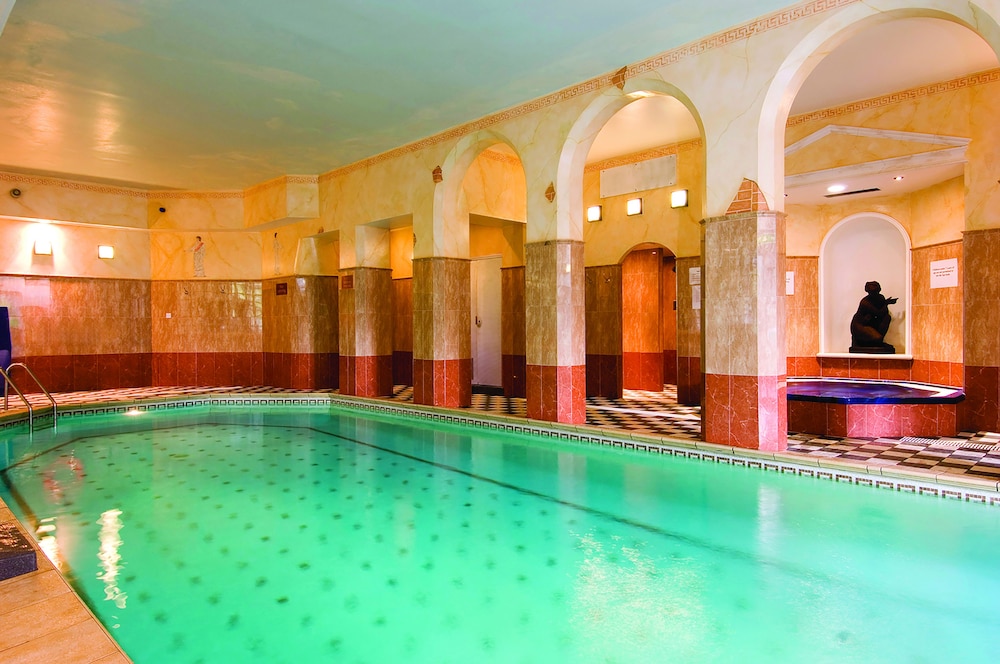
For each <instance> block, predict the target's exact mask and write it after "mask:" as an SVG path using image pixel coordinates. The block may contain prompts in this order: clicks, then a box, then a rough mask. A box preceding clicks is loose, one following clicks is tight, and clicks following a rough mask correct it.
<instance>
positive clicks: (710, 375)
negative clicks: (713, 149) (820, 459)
mask: <svg viewBox="0 0 1000 664" xmlns="http://www.w3.org/2000/svg"><path fill="white" fill-rule="evenodd" d="M703 237H704V254H703V255H704V268H703V273H702V288H703V289H704V300H703V306H704V311H703V313H704V325H705V335H704V351H703V354H702V357H703V361H704V367H705V404H704V409H703V412H702V418H703V423H704V431H705V440H707V441H708V442H711V443H719V444H722V445H731V446H735V447H745V448H755V449H762V450H774V451H777V450H783V449H786V448H787V446H788V420H787V407H786V399H785V379H786V368H785V311H784V309H785V302H784V295H783V293H784V289H783V285H784V284H783V276H784V254H785V251H784V238H785V227H784V214H783V213H778V212H770V211H750V212H736V213H731V214H727V215H725V216H722V217H716V218H712V219H706V220H705V221H704V222H703ZM779 275H781V277H782V279H780V280H779Z"/></svg>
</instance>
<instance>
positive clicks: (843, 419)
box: [787, 376, 965, 438]
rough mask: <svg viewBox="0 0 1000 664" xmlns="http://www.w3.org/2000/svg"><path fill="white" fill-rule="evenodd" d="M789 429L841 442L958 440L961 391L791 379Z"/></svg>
mask: <svg viewBox="0 0 1000 664" xmlns="http://www.w3.org/2000/svg"><path fill="white" fill-rule="evenodd" d="M787 395H788V429H789V431H795V432H798V433H815V434H819V435H823V436H836V437H839V438H845V437H849V438H879V437H890V438H900V437H903V436H954V435H955V434H956V433H957V432H958V417H957V409H958V403H959V402H960V401H962V400H963V399H964V398H965V392H964V391H963V389H962V388H960V387H950V386H947V385H931V384H928V383H918V382H913V381H894V380H869V379H862V378H818V377H792V376H790V377H789V378H788V391H787Z"/></svg>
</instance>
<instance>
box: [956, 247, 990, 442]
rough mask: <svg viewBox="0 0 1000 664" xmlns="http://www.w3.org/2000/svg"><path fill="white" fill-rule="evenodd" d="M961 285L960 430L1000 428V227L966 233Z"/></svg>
mask: <svg viewBox="0 0 1000 664" xmlns="http://www.w3.org/2000/svg"><path fill="white" fill-rule="evenodd" d="M962 244H963V250H962V267H963V278H962V286H963V290H964V299H965V305H964V307H965V340H964V343H963V345H964V355H965V401H963V402H962V404H961V406H960V407H959V408H960V411H959V412H960V413H961V415H960V419H961V423H960V424H961V426H960V428H961V429H963V430H966V431H998V430H1000V328H998V327H997V324H996V318H995V316H996V312H997V310H998V309H1000V267H998V262H997V257H998V256H1000V229H996V228H990V229H983V230H967V231H965V233H964V235H963V240H962Z"/></svg>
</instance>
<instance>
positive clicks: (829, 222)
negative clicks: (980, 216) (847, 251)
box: [786, 178, 965, 256]
mask: <svg viewBox="0 0 1000 664" xmlns="http://www.w3.org/2000/svg"><path fill="white" fill-rule="evenodd" d="M964 198H965V190H964V185H963V179H962V178H953V179H951V180H947V181H945V182H942V183H940V184H937V185H934V186H932V187H927V188H926V189H920V190H918V191H915V192H912V193H907V194H895V195H886V196H876V197H873V198H861V199H850V198H848V199H846V200H841V201H839V202H836V203H827V204H825V205H818V206H817V205H789V206H788V207H787V210H786V214H787V223H786V228H787V231H786V233H787V246H788V251H789V252H790V253H792V254H793V255H796V256H818V255H819V252H820V247H821V246H822V243H823V238H824V237H826V235H827V234H828V233H829V232H830V230H831V229H832V228H833V227H834V226H836V225H837V224H838V223H840V222H841V221H843V220H844V219H846V218H847V217H850V216H851V215H855V214H859V213H865V212H878V213H881V214H884V215H886V216H888V217H892V218H893V219H895V220H896V221H897V222H899V224H900V225H901V226H902V227H903V228H904V229H905V230H906V231H907V233H908V234H909V236H910V244H911V245H912V246H914V247H917V246H927V245H930V244H939V243H942V242H954V241H957V240H960V239H961V237H962V231H963V230H964V229H965V201H964Z"/></svg>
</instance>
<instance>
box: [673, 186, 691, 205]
mask: <svg viewBox="0 0 1000 664" xmlns="http://www.w3.org/2000/svg"><path fill="white" fill-rule="evenodd" d="M687 204H688V190H687V189H678V190H677V191H672V192H670V207H672V208H682V207H687Z"/></svg>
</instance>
